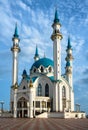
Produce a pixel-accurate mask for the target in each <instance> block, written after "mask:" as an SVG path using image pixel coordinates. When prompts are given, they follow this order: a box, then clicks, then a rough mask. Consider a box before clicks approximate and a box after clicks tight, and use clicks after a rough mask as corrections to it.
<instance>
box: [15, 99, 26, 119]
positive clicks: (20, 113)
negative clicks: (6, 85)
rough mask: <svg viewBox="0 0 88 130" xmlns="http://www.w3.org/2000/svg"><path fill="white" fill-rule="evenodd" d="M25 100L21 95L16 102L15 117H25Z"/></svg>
mask: <svg viewBox="0 0 88 130" xmlns="http://www.w3.org/2000/svg"><path fill="white" fill-rule="evenodd" d="M27 114H28V111H27V100H26V99H25V98H24V97H21V98H20V99H19V100H18V102H17V117H19V118H24V117H27Z"/></svg>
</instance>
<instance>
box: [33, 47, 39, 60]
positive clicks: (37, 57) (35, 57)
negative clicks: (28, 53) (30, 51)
mask: <svg viewBox="0 0 88 130" xmlns="http://www.w3.org/2000/svg"><path fill="white" fill-rule="evenodd" d="M34 60H35V61H37V60H39V54H38V47H37V45H36V50H35V56H34Z"/></svg>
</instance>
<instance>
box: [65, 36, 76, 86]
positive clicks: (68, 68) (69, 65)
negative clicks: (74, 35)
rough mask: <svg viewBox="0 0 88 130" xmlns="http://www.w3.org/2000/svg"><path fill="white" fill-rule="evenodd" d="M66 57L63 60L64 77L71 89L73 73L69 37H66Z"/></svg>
mask: <svg viewBox="0 0 88 130" xmlns="http://www.w3.org/2000/svg"><path fill="white" fill-rule="evenodd" d="M66 52H67V56H66V58H65V60H66V67H65V69H66V77H67V80H68V82H69V84H70V86H71V87H72V88H73V78H72V71H73V66H72V62H73V59H74V58H73V56H72V47H71V44H70V37H68V45H67V50H66Z"/></svg>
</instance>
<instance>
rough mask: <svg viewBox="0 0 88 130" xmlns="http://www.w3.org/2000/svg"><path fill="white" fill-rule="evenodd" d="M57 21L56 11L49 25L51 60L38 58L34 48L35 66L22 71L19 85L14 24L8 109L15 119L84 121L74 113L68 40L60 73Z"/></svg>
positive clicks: (59, 34)
mask: <svg viewBox="0 0 88 130" xmlns="http://www.w3.org/2000/svg"><path fill="white" fill-rule="evenodd" d="M60 27H61V24H60V20H59V18H58V12H57V10H56V11H55V16H54V21H53V24H52V28H53V32H52V35H51V39H52V41H53V61H52V60H51V59H49V58H47V57H43V58H40V56H39V53H38V47H37V46H36V48H35V55H34V63H33V64H32V66H31V68H30V73H29V74H27V72H26V70H23V73H22V79H21V81H20V84H18V54H19V52H20V51H21V49H20V47H19V42H20V39H19V35H18V28H17V25H16V27H15V32H14V35H13V38H12V41H13V46H12V47H11V51H12V55H13V66H12V71H13V72H12V86H11V91H10V110H11V113H12V114H13V117H14V118H17V117H20V118H23V117H29V118H44V117H45V118H49V117H57V118H75V117H79V118H81V117H82V118H84V117H85V113H84V112H79V111H77V112H75V111H74V89H73V65H72V63H73V60H74V58H73V55H72V46H71V43H70V37H69V38H68V42H67V49H66V53H67V55H66V58H65V60H66V66H65V74H64V75H62V74H61V40H62V38H63V36H62V34H61V32H60Z"/></svg>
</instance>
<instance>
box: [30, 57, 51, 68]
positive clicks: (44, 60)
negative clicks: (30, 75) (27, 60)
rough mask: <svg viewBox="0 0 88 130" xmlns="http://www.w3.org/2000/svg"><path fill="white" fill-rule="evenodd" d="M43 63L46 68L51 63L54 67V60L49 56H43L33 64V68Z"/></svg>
mask: <svg viewBox="0 0 88 130" xmlns="http://www.w3.org/2000/svg"><path fill="white" fill-rule="evenodd" d="M41 65H42V66H44V67H45V68H46V67H48V66H49V65H50V66H52V67H53V61H52V60H51V59H49V58H41V59H39V60H37V61H36V62H35V63H34V64H33V65H32V67H31V70H32V69H33V67H36V68H39V67H40V66H41Z"/></svg>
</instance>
